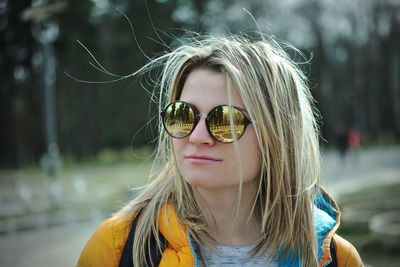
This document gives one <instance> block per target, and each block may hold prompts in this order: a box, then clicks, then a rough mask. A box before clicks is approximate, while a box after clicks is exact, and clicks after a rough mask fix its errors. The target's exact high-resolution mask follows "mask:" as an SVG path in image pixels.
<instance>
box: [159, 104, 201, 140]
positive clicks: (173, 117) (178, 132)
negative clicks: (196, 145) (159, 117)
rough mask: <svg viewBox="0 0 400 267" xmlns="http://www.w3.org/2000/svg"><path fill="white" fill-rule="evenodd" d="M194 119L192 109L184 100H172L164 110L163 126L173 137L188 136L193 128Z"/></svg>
mask: <svg viewBox="0 0 400 267" xmlns="http://www.w3.org/2000/svg"><path fill="white" fill-rule="evenodd" d="M194 121H195V115H194V111H193V109H192V108H191V107H190V106H189V105H188V104H186V103H184V102H173V103H171V104H169V105H168V106H167V108H166V109H165V110H164V114H163V122H164V128H165V130H166V131H167V132H168V134H170V135H171V136H173V137H175V138H184V137H186V136H188V135H189V134H190V133H191V132H192V130H193V126H194Z"/></svg>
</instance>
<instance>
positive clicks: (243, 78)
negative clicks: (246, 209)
mask: <svg viewBox="0 0 400 267" xmlns="http://www.w3.org/2000/svg"><path fill="white" fill-rule="evenodd" d="M293 49H294V48H293ZM155 65H157V67H159V66H162V72H161V75H160V79H159V84H158V88H159V91H158V97H159V102H158V103H159V109H160V110H161V109H162V108H163V107H164V106H165V105H166V104H167V103H168V102H170V101H174V100H176V99H179V97H180V94H181V91H182V88H183V85H184V83H185V80H186V78H187V77H188V75H189V74H190V72H191V71H193V70H194V69H197V68H205V69H210V70H213V71H216V72H220V73H222V74H223V75H224V76H225V78H226V80H227V81H228V82H227V84H228V91H229V90H230V87H231V86H229V84H230V83H232V84H234V85H235V86H236V87H237V90H238V92H239V95H240V97H241V98H242V100H243V103H244V105H245V107H246V109H247V110H248V113H249V117H250V119H251V120H252V121H253V125H254V129H255V133H256V137H257V141H258V144H259V147H260V151H261V165H262V167H261V170H262V171H261V174H260V179H259V184H258V190H257V195H256V197H255V202H254V205H253V210H252V213H254V215H256V216H257V218H258V219H259V222H260V225H261V226H262V235H263V236H262V238H261V239H260V241H259V243H258V244H256V245H255V246H254V248H253V251H252V252H253V254H254V255H255V254H256V253H259V252H260V253H263V252H265V251H267V250H270V251H272V252H273V255H274V256H275V257H276V256H279V257H281V258H285V257H297V258H298V259H300V261H301V265H304V266H316V265H317V263H318V262H317V259H318V257H317V248H316V237H315V230H314V223H313V206H314V205H313V202H314V198H315V193H316V191H317V190H316V189H317V187H318V186H319V167H320V154H319V146H318V127H317V124H316V119H315V113H314V109H313V102H312V96H311V94H310V91H309V88H308V86H307V79H306V77H305V76H304V74H303V73H302V71H301V70H300V68H299V67H298V66H297V65H296V64H295V63H294V62H293V61H292V60H290V58H289V56H288V54H287V53H286V52H285V51H284V50H283V49H282V48H281V47H280V46H279V45H278V44H277V43H276V42H274V41H273V40H270V39H268V40H265V39H264V38H261V40H254V39H253V38H250V37H247V36H243V35H240V36H237V35H235V36H233V35H230V36H225V37H216V36H208V37H206V38H194V40H191V41H190V42H187V41H186V43H185V44H184V45H182V46H180V47H179V48H177V49H175V50H173V51H172V52H169V53H167V54H165V55H163V56H162V57H160V58H157V59H155V60H153V61H152V62H150V63H149V64H148V65H147V66H146V67H145V68H144V69H146V68H151V67H153V66H155ZM159 125H160V128H159V131H160V137H159V143H158V150H157V153H156V160H155V162H156V164H158V166H164V168H163V170H162V171H161V173H160V174H159V175H158V177H157V178H156V179H154V180H153V181H152V182H151V183H150V184H148V185H147V186H145V187H144V188H143V190H142V192H141V193H140V195H139V196H138V197H136V198H135V199H134V200H133V201H131V202H130V203H128V204H127V205H126V206H125V207H124V208H122V209H121V210H120V211H119V212H118V215H120V216H122V217H124V218H126V217H133V216H135V214H137V213H138V211H139V210H141V213H140V217H139V218H136V219H137V220H138V224H137V228H136V233H135V235H136V236H135V241H134V245H133V263H134V265H135V266H145V261H146V257H148V254H149V244H150V243H149V242H150V236H151V235H154V236H155V237H157V236H158V235H157V233H158V216H159V213H160V210H161V209H163V208H165V207H166V205H167V204H170V205H173V207H174V209H175V212H176V214H177V216H178V220H179V222H180V223H182V224H183V225H185V226H186V227H187V229H188V231H189V232H190V234H191V236H192V238H193V241H194V242H195V244H197V245H198V246H201V245H207V246H209V247H211V248H213V247H214V246H215V242H214V240H213V239H212V237H211V236H210V235H209V234H208V232H207V225H206V221H205V218H204V215H203V212H202V210H201V208H200V206H199V204H198V203H199V201H198V198H199V196H198V194H197V193H196V192H197V191H196V190H195V188H193V187H192V186H191V185H190V184H188V183H187V182H186V181H185V180H184V179H183V178H182V176H181V175H180V173H179V170H178V168H177V164H176V160H175V158H174V153H173V147H172V142H171V140H170V137H169V136H167V134H165V133H164V130H163V129H162V128H161V125H162V124H161V123H160V124H159ZM235 142H237V141H235ZM235 142H234V143H235ZM236 148H237V149H238V146H237V144H236ZM236 152H237V153H240V151H238V150H236ZM160 164H161V165H160ZM183 200H185V201H183ZM157 241H159V240H157ZM143 244H147V246H144V245H143Z"/></svg>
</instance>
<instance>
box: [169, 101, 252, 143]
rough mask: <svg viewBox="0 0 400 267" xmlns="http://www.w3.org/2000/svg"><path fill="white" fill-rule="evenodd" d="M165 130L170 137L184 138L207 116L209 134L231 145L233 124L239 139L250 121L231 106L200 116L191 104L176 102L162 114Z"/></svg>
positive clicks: (215, 109)
mask: <svg viewBox="0 0 400 267" xmlns="http://www.w3.org/2000/svg"><path fill="white" fill-rule="evenodd" d="M161 116H162V119H163V124H164V128H165V130H166V131H167V133H168V134H169V135H171V136H172V137H174V138H184V137H186V136H188V135H189V134H190V133H191V132H192V131H193V129H194V128H195V127H196V125H197V123H198V122H199V120H200V117H202V116H206V125H207V129H208V132H209V133H210V135H211V136H212V138H214V139H215V140H217V141H219V142H221V143H231V142H233V140H234V138H233V136H232V130H231V123H230V120H231V118H232V120H233V126H234V133H235V134H236V138H237V139H239V138H240V137H241V136H242V135H243V133H244V131H245V129H246V126H247V124H249V123H251V122H250V120H249V119H248V118H247V117H246V116H245V115H244V114H243V112H242V111H240V110H239V109H238V108H235V107H229V106H225V105H222V106H217V107H215V108H213V109H212V110H211V111H210V112H209V113H208V114H207V115H203V114H198V113H197V111H196V109H195V108H194V107H192V106H191V105H190V104H188V103H185V102H182V101H176V102H172V103H171V104H169V105H168V106H167V107H166V108H165V109H164V110H163V112H161Z"/></svg>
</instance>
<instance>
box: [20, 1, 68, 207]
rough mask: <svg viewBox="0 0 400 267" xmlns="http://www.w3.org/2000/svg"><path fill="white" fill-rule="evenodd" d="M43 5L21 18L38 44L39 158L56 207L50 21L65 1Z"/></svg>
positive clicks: (53, 33) (54, 34)
mask: <svg viewBox="0 0 400 267" xmlns="http://www.w3.org/2000/svg"><path fill="white" fill-rule="evenodd" d="M46 2H47V1H44V3H43V2H42V4H41V5H39V6H34V7H30V8H28V9H26V10H24V12H23V13H22V15H21V19H22V20H25V21H33V22H34V23H33V24H32V35H33V36H34V38H35V39H36V41H37V42H38V43H39V44H40V50H41V51H40V53H41V54H42V58H43V61H42V70H41V73H42V74H43V77H42V80H43V87H44V117H45V132H46V144H47V151H46V153H45V154H44V155H43V156H42V158H41V159H40V164H41V165H42V167H43V169H44V170H45V171H46V172H47V175H48V177H49V178H50V179H49V180H50V181H49V182H50V184H49V195H50V202H51V203H50V204H52V205H54V204H58V202H59V199H60V196H61V187H60V185H59V183H58V181H57V179H56V178H57V172H58V170H59V169H60V168H61V165H62V161H61V156H60V153H59V149H58V143H57V133H56V128H57V127H56V108H55V107H56V100H55V86H54V85H55V79H56V58H55V56H54V49H53V43H54V41H55V40H56V39H57V38H58V35H59V27H58V24H57V23H56V22H55V21H54V20H52V19H51V17H52V16H53V15H55V14H56V13H59V12H61V11H62V10H63V9H64V8H65V2H63V1H58V2H57V3H52V4H48V3H46Z"/></svg>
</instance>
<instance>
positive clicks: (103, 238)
mask: <svg viewBox="0 0 400 267" xmlns="http://www.w3.org/2000/svg"><path fill="white" fill-rule="evenodd" d="M329 200H330V201H332V200H331V199H329ZM331 204H333V205H334V206H335V208H337V206H336V203H334V202H333V201H332V203H331ZM336 210H337V211H338V209H336ZM160 215H161V216H160V221H159V227H160V229H159V230H160V233H161V234H162V235H163V236H164V237H165V239H166V240H167V242H168V245H167V247H166V249H165V250H164V252H163V255H162V259H161V262H160V264H159V266H160V267H167V266H169V267H190V266H195V257H194V254H193V252H192V250H191V247H190V244H189V238H188V233H187V230H186V227H185V226H184V225H182V224H180V223H179V222H178V220H177V216H176V214H175V211H174V208H173V206H172V205H168V206H167V207H166V209H163V210H162V211H161V214H160ZM339 220H340V213H338V212H337V214H336V223H335V226H334V227H332V228H331V229H329V230H328V232H327V233H326V235H325V236H324V238H323V242H322V246H321V249H320V250H321V252H322V255H321V257H320V262H319V266H326V265H327V263H329V262H330V261H331V255H330V242H331V239H332V238H333V240H334V244H335V247H336V259H337V263H338V267H345V266H348V267H357V266H364V265H363V263H362V261H361V258H360V256H359V255H358V253H357V251H356V249H355V248H354V247H353V246H352V245H351V244H350V243H349V242H348V241H346V240H344V239H343V238H341V237H340V236H338V235H336V234H335V231H336V229H337V227H338V224H339ZM130 221H131V220H129V219H125V220H121V218H119V217H115V216H114V217H112V218H109V219H108V220H106V221H105V222H103V223H102V224H101V225H100V227H99V228H98V229H97V230H96V232H95V233H94V234H93V236H92V237H91V238H90V240H89V241H88V243H87V244H86V246H85V248H84V249H83V251H82V254H81V256H80V258H79V261H78V264H77V267H103V266H104V267H118V265H119V262H120V259H121V255H122V252H123V250H124V246H125V243H126V240H127V238H128V234H129V231H130V227H131V224H130ZM279 266H294V264H291V263H284V264H279Z"/></svg>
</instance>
